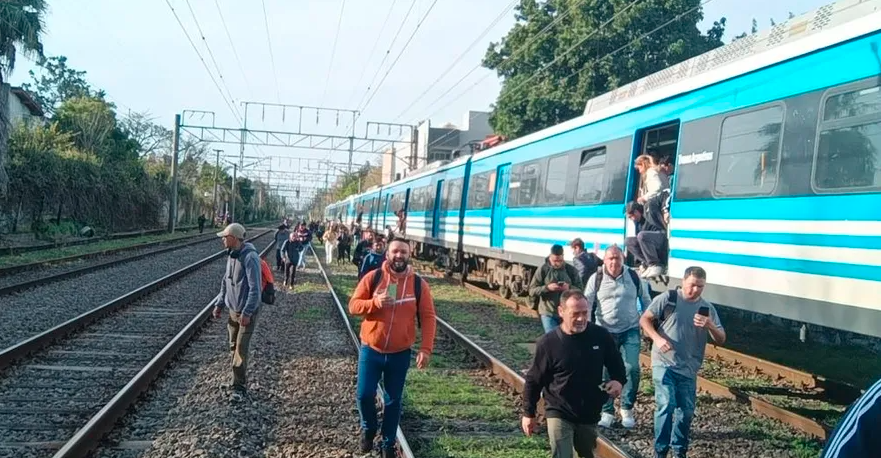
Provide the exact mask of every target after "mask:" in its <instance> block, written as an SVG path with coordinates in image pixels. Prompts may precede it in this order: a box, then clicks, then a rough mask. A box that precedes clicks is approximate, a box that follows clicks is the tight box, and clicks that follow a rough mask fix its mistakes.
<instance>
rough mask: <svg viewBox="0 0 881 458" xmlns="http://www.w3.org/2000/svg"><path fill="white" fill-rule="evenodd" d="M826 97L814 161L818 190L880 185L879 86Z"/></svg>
mask: <svg viewBox="0 0 881 458" xmlns="http://www.w3.org/2000/svg"><path fill="white" fill-rule="evenodd" d="M875 84H877V83H873V84H872V85H870V86H868V87H867V86H866V85H863V87H862V88H860V89H856V90H851V91H848V92H844V93H839V94H835V95H832V96H830V97H828V98H826V101H825V104H824V106H823V120H822V121H821V123H820V139H819V141H818V142H817V154H816V159H815V161H814V167H815V168H814V178H813V181H814V186H815V187H816V188H817V189H820V190H827V191H828V190H831V191H834V190H843V189H873V188H878V187H881V87H879V86H877V85H875Z"/></svg>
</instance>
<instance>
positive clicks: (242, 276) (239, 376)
mask: <svg viewBox="0 0 881 458" xmlns="http://www.w3.org/2000/svg"><path fill="white" fill-rule="evenodd" d="M217 236H218V237H220V238H221V239H223V246H224V248H226V249H227V251H228V254H229V258H228V259H227V261H226V273H225V274H224V275H223V279H222V280H221V282H220V293H219V294H218V295H217V297H216V298H215V300H214V317H215V318H220V315H221V312H222V311H223V306H224V305H226V308H227V309H229V321H228V322H227V325H226V328H227V331H228V332H229V351H230V352H231V353H232V374H233V383H232V389H233V391H232V395H231V397H230V399H231V400H232V401H235V402H237V401H241V400H242V399H244V397H245V395H246V394H247V386H248V379H247V375H246V373H247V369H248V347H249V345H250V343H251V335H252V334H253V333H254V322H255V321H256V318H257V312H258V311H259V309H260V296H261V292H262V285H263V279H262V274H261V270H262V267H261V261H260V255H259V254H258V253H257V249H256V248H254V245H252V244H250V243H248V242H245V228H244V227H243V226H242V225H241V224H238V223H233V224H230V225H229V226H227V227H226V229H224V230H223V231H222V232H218V233H217Z"/></svg>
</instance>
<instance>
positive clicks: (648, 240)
mask: <svg viewBox="0 0 881 458" xmlns="http://www.w3.org/2000/svg"><path fill="white" fill-rule="evenodd" d="M624 245H626V246H627V251H628V252H630V253H633V257H634V258H636V260H637V261H639V262H640V263H641V264H642V265H644V266H661V265H664V262H663V261H662V259H661V258H662V257H663V256H664V255H666V252H667V234H665V233H663V232H650V231H642V232H640V233H639V234H636V237H627V238H626V239H624Z"/></svg>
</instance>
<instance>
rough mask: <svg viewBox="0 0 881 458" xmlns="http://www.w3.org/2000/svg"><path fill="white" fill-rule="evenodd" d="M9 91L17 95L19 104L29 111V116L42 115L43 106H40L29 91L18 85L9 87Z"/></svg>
mask: <svg viewBox="0 0 881 458" xmlns="http://www.w3.org/2000/svg"><path fill="white" fill-rule="evenodd" d="M10 92H11V93H13V94H15V96H16V97H18V100H19V101H21V104H22V105H24V106H25V108H27V109H28V111H29V112H30V113H31V116H40V117H42V116H43V115H44V114H45V113H44V112H43V108H42V107H40V104H39V103H38V102H37V101H36V100H35V99H34V97H33V96H32V95H31V93H30V92H28V91H26V90H24V89H22V88H20V87H13V88H11V89H10Z"/></svg>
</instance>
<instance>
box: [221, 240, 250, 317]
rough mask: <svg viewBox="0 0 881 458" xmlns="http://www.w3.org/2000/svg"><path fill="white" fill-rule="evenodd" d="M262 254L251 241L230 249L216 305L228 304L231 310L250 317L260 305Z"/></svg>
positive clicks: (227, 306)
mask: <svg viewBox="0 0 881 458" xmlns="http://www.w3.org/2000/svg"><path fill="white" fill-rule="evenodd" d="M261 285H262V280H261V278H260V255H259V254H258V253H257V249H256V248H254V245H252V244H250V243H247V242H246V243H243V244H242V246H241V248H239V249H238V250H230V252H229V258H227V260H226V274H224V276H223V280H222V281H221V282H220V294H218V295H217V297H216V298H215V302H214V304H215V306H216V307H220V306H221V304H226V308H228V309H229V310H230V311H231V312H235V313H241V314H243V315H245V316H248V317H250V316H251V315H253V314H255V313H257V309H258V308H259V307H260V287H261Z"/></svg>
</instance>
